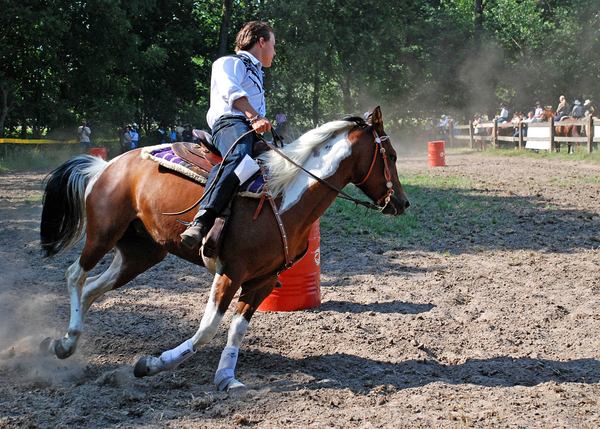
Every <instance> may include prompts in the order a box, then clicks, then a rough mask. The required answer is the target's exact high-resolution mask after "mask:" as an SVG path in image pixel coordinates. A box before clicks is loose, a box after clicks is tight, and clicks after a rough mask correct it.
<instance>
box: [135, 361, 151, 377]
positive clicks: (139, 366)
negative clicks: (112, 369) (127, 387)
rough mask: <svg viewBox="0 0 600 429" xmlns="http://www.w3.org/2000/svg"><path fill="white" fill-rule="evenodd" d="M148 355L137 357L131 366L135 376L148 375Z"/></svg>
mask: <svg viewBox="0 0 600 429" xmlns="http://www.w3.org/2000/svg"><path fill="white" fill-rule="evenodd" d="M149 358H150V357H149V356H143V357H141V358H139V360H138V361H137V363H136V364H135V366H134V367H133V375H135V376H136V377H137V378H142V377H146V376H148V375H150V369H149V368H148V359H149Z"/></svg>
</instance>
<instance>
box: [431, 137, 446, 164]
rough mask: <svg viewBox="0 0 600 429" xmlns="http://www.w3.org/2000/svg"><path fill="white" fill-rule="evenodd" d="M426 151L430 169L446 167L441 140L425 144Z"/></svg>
mask: <svg viewBox="0 0 600 429" xmlns="http://www.w3.org/2000/svg"><path fill="white" fill-rule="evenodd" d="M427 149H428V151H429V166H430V167H443V166H444V165H446V152H445V149H444V141H443V140H441V141H437V142H429V143H427Z"/></svg>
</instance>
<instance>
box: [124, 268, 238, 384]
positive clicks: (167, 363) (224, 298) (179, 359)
mask: <svg viewBox="0 0 600 429" xmlns="http://www.w3.org/2000/svg"><path fill="white" fill-rule="evenodd" d="M240 285H241V281H239V280H234V279H232V278H230V277H229V276H227V275H224V274H223V275H221V274H217V275H215V279H214V280H213V284H212V288H211V291H210V297H209V299H208V303H207V304H206V309H205V310H204V316H202V320H201V321H200V327H199V328H198V331H197V332H196V334H195V335H194V336H193V337H192V338H190V339H188V340H186V341H184V342H183V343H181V344H180V345H179V346H177V347H175V348H174V349H171V350H167V351H166V352H163V354H161V355H160V356H159V357H152V356H144V357H141V358H140V359H139V360H138V361H137V363H136V364H135V368H134V369H133V373H134V375H135V376H136V377H145V376H147V375H156V374H158V373H159V372H162V371H168V370H171V369H175V368H176V367H177V366H178V365H179V364H181V363H183V362H184V361H186V360H188V359H189V358H190V357H192V355H193V354H194V353H195V352H196V350H197V349H198V348H200V346H203V345H204V344H206V343H208V342H209V341H210V340H212V339H213V337H214V336H215V334H216V333H217V329H218V328H219V325H220V323H221V320H223V316H224V314H225V311H227V308H228V307H229V304H230V303H231V300H232V299H233V296H234V295H235V293H236V292H237V290H238V289H239V287H240Z"/></svg>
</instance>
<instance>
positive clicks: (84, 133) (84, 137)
mask: <svg viewBox="0 0 600 429" xmlns="http://www.w3.org/2000/svg"><path fill="white" fill-rule="evenodd" d="M91 134H92V131H91V130H90V127H88V126H87V121H86V120H85V119H84V120H83V121H82V122H81V125H80V126H79V128H78V129H77V139H78V140H79V145H80V147H81V152H82V153H90V149H91V148H92V142H91V141H90V135H91Z"/></svg>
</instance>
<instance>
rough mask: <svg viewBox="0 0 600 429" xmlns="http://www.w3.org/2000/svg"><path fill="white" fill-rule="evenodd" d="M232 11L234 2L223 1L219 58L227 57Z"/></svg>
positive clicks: (229, 0)
mask: <svg viewBox="0 0 600 429" xmlns="http://www.w3.org/2000/svg"><path fill="white" fill-rule="evenodd" d="M232 9H233V0H223V10H222V12H221V32H220V34H219V51H218V55H219V58H220V57H222V56H224V55H227V36H228V35H229V23H230V22H231V11H232Z"/></svg>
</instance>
